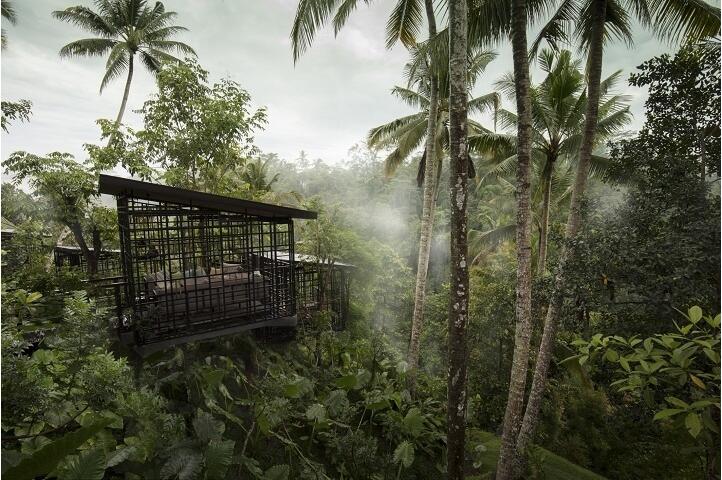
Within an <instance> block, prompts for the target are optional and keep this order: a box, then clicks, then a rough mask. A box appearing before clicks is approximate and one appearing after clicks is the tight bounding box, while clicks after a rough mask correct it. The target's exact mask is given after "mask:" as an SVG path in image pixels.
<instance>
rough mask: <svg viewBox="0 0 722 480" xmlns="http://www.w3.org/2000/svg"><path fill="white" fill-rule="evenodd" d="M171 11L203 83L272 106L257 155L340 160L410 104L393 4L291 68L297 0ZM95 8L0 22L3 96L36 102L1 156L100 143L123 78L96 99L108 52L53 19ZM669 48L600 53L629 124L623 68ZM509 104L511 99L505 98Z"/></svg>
mask: <svg viewBox="0 0 722 480" xmlns="http://www.w3.org/2000/svg"><path fill="white" fill-rule="evenodd" d="M164 3H165V6H166V9H167V10H174V11H176V12H178V17H177V20H176V23H177V24H179V25H182V26H185V27H187V28H188V29H189V32H186V33H185V34H182V35H181V36H180V37H179V40H182V41H184V42H186V43H188V44H189V45H190V46H192V47H193V48H194V49H195V50H196V52H197V53H198V58H199V62H200V64H201V65H202V66H203V67H204V68H205V69H206V70H209V71H210V76H211V80H212V81H213V80H217V79H219V78H221V77H229V78H231V79H233V80H235V81H237V82H239V83H240V84H241V85H242V86H243V87H244V88H245V89H246V90H248V92H249V93H250V94H251V96H252V98H253V103H254V105H256V106H265V107H267V109H268V119H269V123H268V125H267V127H266V130H265V131H264V132H260V133H258V134H257V136H256V144H257V145H258V146H259V147H260V148H261V149H262V150H263V151H264V152H268V153H270V152H275V153H278V154H279V155H280V156H281V157H282V158H285V159H288V160H293V159H295V158H297V157H298V153H299V151H301V150H305V151H306V152H307V154H308V155H309V156H310V157H311V158H321V159H323V160H325V161H326V162H329V163H337V162H339V161H341V160H343V159H344V158H345V157H346V155H347V151H348V149H349V148H350V147H351V146H352V145H354V144H355V143H358V142H361V141H363V139H364V138H365V136H366V133H367V132H368V130H369V129H370V128H372V127H374V126H377V125H379V124H382V123H385V122H388V121H390V120H392V119H394V118H397V117H399V116H402V115H407V114H409V113H410V112H411V111H410V109H409V108H408V107H406V106H405V105H403V104H402V103H400V102H399V101H397V100H396V99H395V98H393V97H391V95H390V94H389V92H390V90H391V88H392V87H393V86H394V85H396V84H399V85H401V84H403V76H402V69H403V65H404V63H405V61H406V59H407V54H406V51H405V50H404V49H403V48H402V47H400V46H399V47H396V48H394V49H393V50H391V51H388V50H386V49H385V47H384V44H385V35H384V28H385V24H386V19H387V17H388V15H389V12H390V10H391V9H392V7H393V5H394V3H395V0H394V1H390V0H386V1H383V0H377V1H376V2H372V4H371V6H369V7H366V6H365V5H363V4H362V3H361V2H360V4H361V6H360V7H359V9H358V10H357V11H356V12H355V13H354V14H353V15H352V16H351V18H350V20H349V22H348V23H347V25H346V27H345V28H344V29H343V30H342V31H341V33H340V34H339V36H338V37H337V38H334V37H333V31H332V29H331V28H326V29H324V30H322V31H321V32H320V33H319V35H318V36H317V39H316V41H315V42H314V44H313V46H312V47H311V49H310V50H309V51H307V52H306V54H305V55H303V57H302V58H301V59H300V61H299V62H298V63H297V64H296V65H295V66H294V64H293V58H292V54H291V46H290V40H289V33H290V30H291V23H292V21H293V17H294V14H295V9H296V5H297V0H255V1H254V0H237V1H232V0H202V1H201V0H167V1H165V2H164ZM75 4H84V5H92V2H91V1H90V0H63V1H61V0H32V1H28V0H24V1H16V2H14V5H15V8H16V11H17V17H18V23H17V25H8V24H7V23H6V22H5V21H4V20H3V28H4V29H5V31H6V34H7V37H8V47H7V49H5V50H3V51H2V54H1V55H2V84H1V88H2V92H1V93H2V99H3V100H16V99H20V98H23V99H28V100H30V101H31V102H32V103H33V115H32V117H31V120H30V122H29V123H25V124H19V123H17V124H15V125H12V126H11V129H10V133H9V134H6V133H2V158H3V159H5V158H7V156H8V155H9V154H10V153H12V152H13V151H16V150H25V151H29V152H32V153H36V154H44V153H48V152H52V151H62V152H69V153H72V154H74V155H75V156H76V158H78V159H79V160H82V159H84V158H85V153H84V150H83V144H84V143H97V142H99V129H98V128H97V126H96V125H95V120H96V119H99V118H108V119H114V118H115V116H116V114H117V111H118V108H119V106H120V100H121V97H122V89H123V87H124V82H125V76H123V77H122V78H119V79H118V80H116V81H114V82H113V83H112V84H111V85H109V86H108V87H107V88H106V89H105V90H104V91H103V93H102V95H100V94H99V93H98V90H99V87H100V81H101V79H102V76H103V73H104V65H105V59H104V58H103V59H100V58H93V59H88V58H62V59H61V58H60V57H59V56H58V51H59V50H60V48H61V47H62V46H63V45H65V44H66V43H68V42H70V41H73V40H76V39H79V38H86V37H89V36H92V35H90V34H89V33H87V32H84V31H81V30H80V29H79V28H77V27H75V26H73V25H71V24H68V23H64V22H60V21H58V20H55V19H53V18H52V17H51V16H50V13H51V11H53V10H59V9H63V8H65V7H67V6H70V5H75ZM496 50H497V52H498V53H499V57H498V58H497V60H495V61H494V62H492V63H491V64H490V66H489V68H488V69H487V72H486V74H485V76H484V77H483V78H482V79H481V80H480V81H479V83H478V85H477V87H476V91H475V93H477V94H482V93H487V92H489V91H491V90H492V84H493V82H494V81H495V80H497V79H498V77H499V76H500V75H501V74H502V73H504V72H506V71H509V70H510V69H511V49H510V47H509V45H508V44H507V45H501V46H499V47H498V48H497V49H496ZM669 50H670V47H668V46H666V45H662V44H660V43H659V42H658V41H657V40H655V39H653V38H652V37H651V35H650V34H649V33H648V32H646V31H643V30H641V29H640V30H639V31H638V35H637V43H636V47H635V48H634V49H632V50H629V49H627V48H626V47H625V46H623V45H619V44H616V45H614V46H612V47H611V48H610V49H608V50H607V54H606V58H605V64H604V68H605V70H604V72H605V74H609V73H611V72H613V71H614V70H617V69H623V70H624V71H625V75H624V78H625V84H623V85H620V88H621V89H622V91H623V93H627V94H629V95H631V96H632V97H633V101H632V112H633V114H634V116H635V119H634V122H633V124H632V128H633V129H638V128H639V127H640V126H641V125H642V123H643V121H644V117H643V103H644V100H645V92H644V91H641V90H639V89H636V88H632V87H629V86H627V85H626V78H627V75H626V74H627V73H629V72H631V71H633V70H634V68H635V67H636V66H637V65H639V64H641V63H642V62H643V61H644V60H646V59H648V58H651V57H652V56H655V55H657V54H659V53H662V52H665V51H669ZM154 89H155V84H154V80H153V77H152V75H151V74H150V73H149V72H148V71H147V70H144V68H143V67H142V66H140V65H139V67H138V68H136V74H135V75H134V79H133V84H132V87H131V92H130V99H129V103H128V109H127V110H126V114H125V118H124V122H125V123H127V124H129V125H131V126H133V127H136V128H137V127H140V126H141V125H140V119H139V116H138V115H137V114H136V113H134V112H132V110H134V109H137V108H139V107H140V106H141V104H142V103H143V102H144V101H145V100H146V99H148V97H149V96H150V95H151V94H152V93H153V91H154ZM505 107H506V108H510V109H513V105H512V104H510V103H509V102H508V101H506V100H505Z"/></svg>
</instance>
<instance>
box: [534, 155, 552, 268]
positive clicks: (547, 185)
mask: <svg viewBox="0 0 722 480" xmlns="http://www.w3.org/2000/svg"><path fill="white" fill-rule="evenodd" d="M555 161H556V159H555V158H554V157H552V156H549V158H547V162H546V165H544V171H543V172H542V182H543V185H542V188H543V189H544V191H543V193H542V211H541V221H540V223H541V227H540V228H539V258H538V260H537V275H539V276H540V277H541V276H543V275H544V274H545V273H546V270H547V268H546V267H547V246H548V244H549V208H550V205H551V197H552V194H551V191H552V175H553V173H554V162H555Z"/></svg>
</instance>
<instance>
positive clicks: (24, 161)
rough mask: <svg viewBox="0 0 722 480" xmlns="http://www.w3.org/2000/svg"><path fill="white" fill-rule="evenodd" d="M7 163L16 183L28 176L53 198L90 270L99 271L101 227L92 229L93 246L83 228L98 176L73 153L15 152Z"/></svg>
mask: <svg viewBox="0 0 722 480" xmlns="http://www.w3.org/2000/svg"><path fill="white" fill-rule="evenodd" d="M3 166H4V167H5V172H6V173H8V174H12V175H13V183H14V184H15V185H20V184H21V183H22V182H24V181H26V180H27V181H28V182H29V184H30V186H31V188H33V189H34V190H35V192H36V193H37V194H40V195H42V196H45V197H47V198H48V199H49V200H50V202H51V204H52V205H53V211H52V213H53V217H54V219H55V220H56V221H58V222H59V223H62V224H63V225H66V226H67V227H68V228H69V229H70V231H71V232H72V233H73V236H74V237H75V241H76V242H77V244H78V246H79V247H80V249H81V251H82V252H83V255H84V256H85V259H86V262H87V264H88V272H89V273H90V274H94V273H96V271H97V264H98V262H97V256H96V252H100V250H101V246H102V245H101V235H100V230H99V229H97V228H92V229H91V232H90V233H91V237H92V247H93V249H92V250H91V249H90V247H89V246H88V242H87V241H86V239H85V234H84V231H83V223H85V218H86V216H87V215H88V213H89V211H90V208H91V205H92V200H93V198H95V197H96V196H97V195H98V192H97V182H96V178H95V176H94V175H92V174H91V173H90V172H88V171H87V169H85V168H83V166H81V165H80V164H79V163H77V162H76V161H75V159H74V158H73V157H72V156H71V155H69V154H64V153H58V152H54V153H51V154H48V155H47V156H44V157H42V156H37V155H33V154H29V153H27V152H14V153H12V154H11V155H10V156H9V157H8V159H7V160H5V161H4V162H3Z"/></svg>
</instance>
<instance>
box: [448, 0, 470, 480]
mask: <svg viewBox="0 0 722 480" xmlns="http://www.w3.org/2000/svg"><path fill="white" fill-rule="evenodd" d="M467 15H468V5H467V3H466V0H452V1H451V2H450V3H449V144H450V146H449V164H450V168H449V171H450V173H449V200H450V201H449V204H450V210H451V213H450V219H449V230H450V243H451V256H450V264H451V265H450V270H451V272H450V279H449V281H450V284H451V289H450V290H451V294H450V296H449V305H450V308H449V322H448V331H449V345H448V349H449V371H448V375H447V385H448V387H447V400H446V408H447V410H446V412H447V413H446V419H447V423H448V433H447V436H446V459H447V462H446V463H447V471H448V478H449V479H450V480H459V479H463V478H464V464H465V462H464V456H465V446H466V445H465V440H466V406H467V401H466V372H467V359H468V355H467V338H466V328H467V323H468V320H469V262H468V245H467V223H468V218H467V212H466V209H467V203H468V178H469V168H468V166H469V159H468V156H469V149H468V144H467V135H468V131H467V125H468V119H467V117H468V92H469V86H468V79H467V77H468V68H469V64H468V61H469V57H468V38H467V35H468V23H467Z"/></svg>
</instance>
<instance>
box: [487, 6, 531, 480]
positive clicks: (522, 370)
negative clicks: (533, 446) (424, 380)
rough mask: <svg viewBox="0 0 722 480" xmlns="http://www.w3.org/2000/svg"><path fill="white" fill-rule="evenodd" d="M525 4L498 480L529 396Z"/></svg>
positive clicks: (516, 37)
mask: <svg viewBox="0 0 722 480" xmlns="http://www.w3.org/2000/svg"><path fill="white" fill-rule="evenodd" d="M526 17H527V11H526V2H525V0H513V1H512V21H511V43H512V53H513V61H514V83H515V85H516V109H517V117H518V123H517V162H518V166H517V174H516V249H517V269H516V282H517V284H516V331H515V334H514V356H513V360H512V365H511V378H510V380H509V396H508V399H507V403H506V412H505V413H504V425H503V428H502V436H501V448H500V451H499V461H498V463H497V470H496V479H497V480H508V479H510V478H512V477H513V475H514V465H515V463H516V459H517V458H518V456H519V455H518V452H517V451H516V436H517V433H518V432H519V427H520V425H521V416H522V409H523V406H524V390H525V388H526V377H527V371H528V368H529V342H530V338H531V327H532V325H531V277H532V271H531V181H530V177H531V98H530V96H529V89H530V83H531V80H530V78H529V59H528V57H527V40H526Z"/></svg>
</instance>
